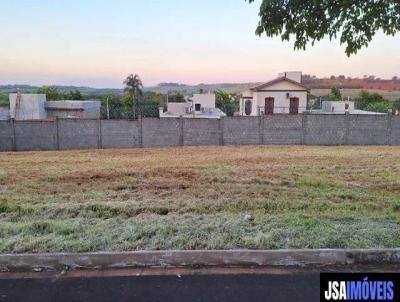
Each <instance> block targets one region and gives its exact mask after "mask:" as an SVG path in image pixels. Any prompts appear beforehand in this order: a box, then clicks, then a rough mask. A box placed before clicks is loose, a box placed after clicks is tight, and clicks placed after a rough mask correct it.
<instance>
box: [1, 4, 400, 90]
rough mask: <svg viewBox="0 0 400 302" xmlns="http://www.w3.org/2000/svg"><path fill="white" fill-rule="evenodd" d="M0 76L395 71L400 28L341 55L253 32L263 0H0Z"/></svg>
mask: <svg viewBox="0 0 400 302" xmlns="http://www.w3.org/2000/svg"><path fill="white" fill-rule="evenodd" d="M0 3H1V9H0V37H1V46H0V84H32V85H44V84H47V85H53V84H59V85H78V86H91V87H121V85H122V81H123V79H124V77H126V75H127V74H129V73H131V72H132V73H137V74H139V75H140V76H141V78H142V79H143V82H144V84H145V86H152V85H156V84H157V83H159V82H179V83H186V84H198V83H237V82H258V81H267V80H269V79H271V78H272V77H274V76H275V75H276V74H277V73H279V72H281V71H289V70H302V71H303V72H304V73H307V74H315V75H317V76H319V77H323V76H330V75H332V74H334V75H340V74H344V75H347V76H357V77H362V76H363V75H366V74H368V75H370V74H373V75H376V76H378V77H382V78H391V77H392V76H394V75H397V76H400V35H399V34H398V35H396V36H395V37H388V36H385V35H383V34H382V33H379V34H378V35H377V36H375V38H374V40H373V42H372V43H371V44H370V46H369V47H368V48H367V49H363V50H361V51H360V52H359V53H358V54H357V55H355V56H352V57H350V58H348V57H347V56H346V55H345V53H344V46H340V43H339V42H338V41H329V40H324V41H321V42H319V43H317V44H316V45H315V46H314V47H312V48H311V47H310V48H308V49H307V50H306V51H294V50H293V41H292V42H289V43H287V42H282V41H281V40H280V38H279V37H277V38H267V37H265V36H264V37H261V38H260V37H258V36H256V35H255V29H256V26H257V22H258V9H259V3H260V1H256V3H253V4H251V5H250V4H248V2H245V1H244V0H144V1H143V0H141V1H139V0H114V1H109V0H68V1H67V0H13V1H10V0H0Z"/></svg>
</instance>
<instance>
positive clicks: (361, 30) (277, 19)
mask: <svg viewBox="0 0 400 302" xmlns="http://www.w3.org/2000/svg"><path fill="white" fill-rule="evenodd" d="M248 1H249V2H250V3H252V2H254V1H255V0H248ZM259 16H260V20H259V24H258V27H257V29H256V34H257V35H259V36H261V35H262V34H264V33H265V34H266V35H267V36H268V37H274V36H279V35H280V36H281V38H282V40H284V41H289V40H290V38H291V36H294V39H295V42H294V48H295V49H305V48H306V46H307V44H308V43H311V44H312V45H314V43H315V42H316V41H320V40H321V39H323V38H324V37H329V39H334V38H337V37H338V36H340V43H341V44H344V45H345V46H346V54H347V55H348V56H350V55H351V54H356V53H357V51H358V50H360V49H361V48H363V47H366V46H368V44H369V42H371V40H372V38H373V37H374V35H375V34H376V32H377V31H378V30H382V31H383V32H384V33H385V34H386V35H394V34H395V33H396V32H398V31H400V1H399V0H334V1H333V0H309V1H303V0H262V4H261V7H260V12H259Z"/></svg>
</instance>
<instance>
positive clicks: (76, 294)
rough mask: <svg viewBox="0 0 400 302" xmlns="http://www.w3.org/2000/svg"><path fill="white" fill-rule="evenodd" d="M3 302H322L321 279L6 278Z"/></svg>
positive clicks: (1, 283) (0, 294) (0, 288)
mask: <svg viewBox="0 0 400 302" xmlns="http://www.w3.org/2000/svg"><path fill="white" fill-rule="evenodd" d="M0 301H1V302H3V301H13V302H18V301H23V302H27V301H38V302H39V301H40V302H46V301H57V302H64V301H65V302H67V301H68V302H73V301H95V302H105V301H112V302H115V301H129V302H134V301H146V302H153V301H185V302H189V301H207V302H208V301H230V302H234V301H285V302H287V301H297V302H302V301H307V302H310V301H319V274H318V273H315V272H311V273H304V272H300V273H288V274H285V273H283V274H268V273H261V274H260V273H259V274H245V273H244V274H242V273H239V274H217V275H215V274H190V275H184V274H182V275H177V274H175V275H149V276H136V275H134V276H100V277H97V276H76V277H71V276H68V277H60V278H54V277H45V278H36V277H34V278H25V277H20V278H2V277H1V276H0Z"/></svg>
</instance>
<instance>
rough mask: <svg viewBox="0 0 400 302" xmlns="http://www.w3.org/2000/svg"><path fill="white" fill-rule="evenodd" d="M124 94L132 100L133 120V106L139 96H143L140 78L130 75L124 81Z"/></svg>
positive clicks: (134, 112) (134, 111)
mask: <svg viewBox="0 0 400 302" xmlns="http://www.w3.org/2000/svg"><path fill="white" fill-rule="evenodd" d="M124 85H125V87H124V92H125V93H126V94H127V95H129V96H130V97H131V98H132V107H133V108H132V109H133V115H134V118H136V110H135V106H136V103H137V101H138V99H139V97H140V96H142V95H143V83H142V80H141V79H140V77H139V76H138V75H137V74H135V75H133V74H132V73H131V74H130V75H128V77H127V78H126V79H125V81H124Z"/></svg>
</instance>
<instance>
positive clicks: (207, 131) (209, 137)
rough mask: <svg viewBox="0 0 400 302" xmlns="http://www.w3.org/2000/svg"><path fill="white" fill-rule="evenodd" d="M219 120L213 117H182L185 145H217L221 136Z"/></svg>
mask: <svg viewBox="0 0 400 302" xmlns="http://www.w3.org/2000/svg"><path fill="white" fill-rule="evenodd" d="M221 131H222V129H221V121H220V120H215V119H184V120H183V144H184V145H185V146H208V145H219V144H220V139H221V136H222V133H221Z"/></svg>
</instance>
